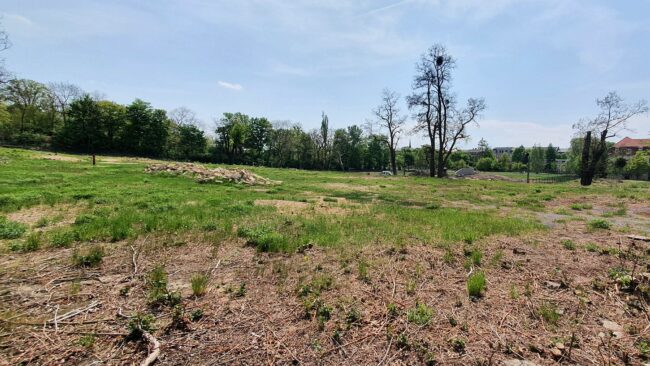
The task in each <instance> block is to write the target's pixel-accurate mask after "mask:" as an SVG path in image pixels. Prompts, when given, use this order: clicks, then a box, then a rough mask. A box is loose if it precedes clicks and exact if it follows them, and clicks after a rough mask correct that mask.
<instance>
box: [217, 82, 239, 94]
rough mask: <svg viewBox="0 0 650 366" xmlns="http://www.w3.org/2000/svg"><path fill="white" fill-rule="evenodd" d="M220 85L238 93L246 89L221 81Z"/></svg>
mask: <svg viewBox="0 0 650 366" xmlns="http://www.w3.org/2000/svg"><path fill="white" fill-rule="evenodd" d="M218 84H219V85H220V86H222V87H224V88H226V89H230V90H237V91H239V90H242V89H244V87H243V86H241V85H240V84H236V83H229V82H227V81H221V80H219V82H218Z"/></svg>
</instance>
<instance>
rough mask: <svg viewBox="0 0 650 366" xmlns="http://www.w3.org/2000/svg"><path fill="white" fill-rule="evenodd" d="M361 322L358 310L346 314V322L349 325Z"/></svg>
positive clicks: (353, 309)
mask: <svg viewBox="0 0 650 366" xmlns="http://www.w3.org/2000/svg"><path fill="white" fill-rule="evenodd" d="M360 321H361V312H360V311H359V310H357V308H354V307H353V308H351V309H350V310H348V312H347V313H346V314H345V322H346V323H347V324H348V325H354V324H358V323H359V322H360Z"/></svg>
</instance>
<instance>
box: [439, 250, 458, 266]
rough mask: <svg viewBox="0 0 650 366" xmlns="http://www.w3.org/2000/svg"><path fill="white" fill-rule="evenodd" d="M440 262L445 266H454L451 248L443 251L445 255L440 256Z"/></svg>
mask: <svg viewBox="0 0 650 366" xmlns="http://www.w3.org/2000/svg"><path fill="white" fill-rule="evenodd" d="M442 261H443V262H445V263H446V264H449V265H451V264H454V262H456V257H455V256H454V251H453V250H451V248H447V249H446V250H445V254H444V255H443V256H442Z"/></svg>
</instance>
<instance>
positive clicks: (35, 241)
mask: <svg viewBox="0 0 650 366" xmlns="http://www.w3.org/2000/svg"><path fill="white" fill-rule="evenodd" d="M40 247H41V233H32V234H30V235H29V236H28V237H27V240H25V244H23V251H24V252H34V251H37V250H38V248H40Z"/></svg>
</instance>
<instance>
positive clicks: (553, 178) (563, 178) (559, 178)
mask: <svg viewBox="0 0 650 366" xmlns="http://www.w3.org/2000/svg"><path fill="white" fill-rule="evenodd" d="M576 179H580V177H579V176H577V175H575V174H559V175H549V176H547V177H539V178H530V183H564V182H570V181H572V180H576Z"/></svg>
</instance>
